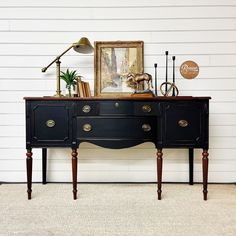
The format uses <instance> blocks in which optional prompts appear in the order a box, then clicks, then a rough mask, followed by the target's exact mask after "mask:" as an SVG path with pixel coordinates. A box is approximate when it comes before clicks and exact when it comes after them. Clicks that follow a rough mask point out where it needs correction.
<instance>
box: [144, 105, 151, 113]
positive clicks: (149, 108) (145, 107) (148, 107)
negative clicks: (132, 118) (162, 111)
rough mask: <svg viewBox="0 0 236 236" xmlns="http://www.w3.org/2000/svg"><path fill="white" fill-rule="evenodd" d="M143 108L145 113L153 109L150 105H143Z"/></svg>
mask: <svg viewBox="0 0 236 236" xmlns="http://www.w3.org/2000/svg"><path fill="white" fill-rule="evenodd" d="M142 110H143V112H145V113H149V112H151V111H152V108H151V106H150V105H143V106H142Z"/></svg>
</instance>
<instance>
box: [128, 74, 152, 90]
mask: <svg viewBox="0 0 236 236" xmlns="http://www.w3.org/2000/svg"><path fill="white" fill-rule="evenodd" d="M127 81H128V82H132V83H133V84H134V88H135V92H134V93H152V91H151V89H150V88H153V85H152V76H151V75H150V74H148V73H143V74H134V73H129V74H128V75H127ZM144 82H146V84H147V87H148V88H147V89H145V84H144Z"/></svg>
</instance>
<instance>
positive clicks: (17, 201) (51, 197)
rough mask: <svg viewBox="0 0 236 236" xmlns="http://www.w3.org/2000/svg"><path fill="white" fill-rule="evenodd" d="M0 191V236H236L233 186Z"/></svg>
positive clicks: (38, 186)
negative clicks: (204, 196) (74, 191)
mask: <svg viewBox="0 0 236 236" xmlns="http://www.w3.org/2000/svg"><path fill="white" fill-rule="evenodd" d="M71 188H72V186H71V185H70V184H47V185H41V184H33V196H32V200H31V201H28V200H27V198H26V185H25V184H3V185H0V235H1V236H2V235H24V236H25V235H26V236H28V235H29V236H34V235H40V236H47V235H57V236H58V235H59V236H60V235H79V236H84V235H86V236H87V235H91V236H93V235H94V236H100V235H101V236H106V235H109V236H110V235H111V236H113V235H114V236H115V235H129V236H133V235H137V236H139V235H142V236H148V235H161V236H165V235H181V236H184V235H186V236H192V235H200V236H203V235H212V236H217V235H222V236H223V235H224V236H228V235H232V236H233V235H234V236H235V235H236V186H235V185H232V184H229V185H215V184H214V185H213V184H212V185H209V200H208V201H203V200H202V185H200V184H196V185H194V186H189V185H187V184H164V185H163V198H162V200H161V201H158V200H157V198H156V194H155V193H156V185H154V184H78V189H79V198H78V199H77V200H76V201H74V200H73V199H72V189H71Z"/></svg>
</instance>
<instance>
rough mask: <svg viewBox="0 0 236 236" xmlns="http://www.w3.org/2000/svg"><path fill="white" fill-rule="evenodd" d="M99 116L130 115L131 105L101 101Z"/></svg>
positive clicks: (129, 103)
mask: <svg viewBox="0 0 236 236" xmlns="http://www.w3.org/2000/svg"><path fill="white" fill-rule="evenodd" d="M99 113H100V115H132V114H133V103H132V102H129V101H103V102H101V103H100V108H99Z"/></svg>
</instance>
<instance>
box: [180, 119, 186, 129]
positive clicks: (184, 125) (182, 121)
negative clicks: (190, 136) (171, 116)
mask: <svg viewBox="0 0 236 236" xmlns="http://www.w3.org/2000/svg"><path fill="white" fill-rule="evenodd" d="M178 124H179V126H180V127H182V128H184V127H187V126H188V121H187V120H179V122H178Z"/></svg>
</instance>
